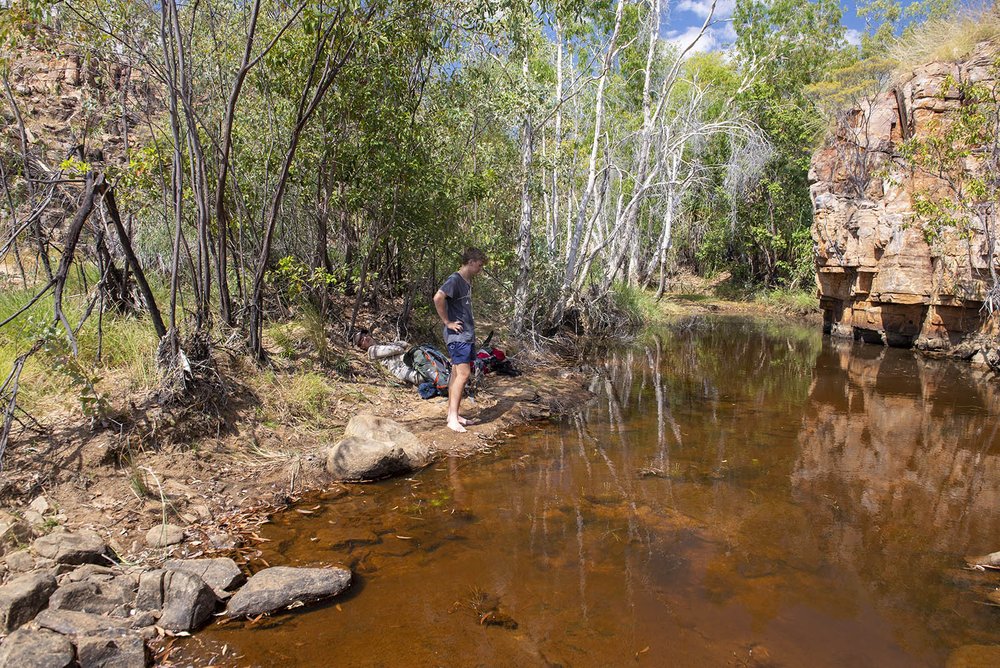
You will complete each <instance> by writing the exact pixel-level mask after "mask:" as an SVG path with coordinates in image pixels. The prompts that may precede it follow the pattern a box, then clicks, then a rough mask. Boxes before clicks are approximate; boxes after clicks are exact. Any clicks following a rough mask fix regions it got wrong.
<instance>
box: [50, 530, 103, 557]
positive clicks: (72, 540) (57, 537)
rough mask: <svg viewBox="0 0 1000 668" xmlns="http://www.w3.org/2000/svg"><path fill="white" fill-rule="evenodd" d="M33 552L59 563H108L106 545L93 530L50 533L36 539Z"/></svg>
mask: <svg viewBox="0 0 1000 668" xmlns="http://www.w3.org/2000/svg"><path fill="white" fill-rule="evenodd" d="M31 549H32V550H33V551H34V552H35V554H37V555H39V556H41V557H45V558H46V559H51V560H52V561H55V562H56V563H59V564H108V563H110V562H111V561H112V560H111V559H110V557H109V555H108V546H107V544H106V543H105V542H104V541H103V540H102V539H101V537H100V536H98V535H97V534H96V533H94V532H93V531H77V532H75V533H50V534H48V535H46V536H42V537H41V538H39V539H38V540H36V541H35V542H34V543H33V544H32V545H31Z"/></svg>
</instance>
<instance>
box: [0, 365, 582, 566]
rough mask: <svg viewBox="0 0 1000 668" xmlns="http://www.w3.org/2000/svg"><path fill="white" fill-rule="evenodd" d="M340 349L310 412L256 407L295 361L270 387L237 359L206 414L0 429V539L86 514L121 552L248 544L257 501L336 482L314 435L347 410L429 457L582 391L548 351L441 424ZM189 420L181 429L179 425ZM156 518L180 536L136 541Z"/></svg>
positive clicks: (567, 403) (17, 538)
mask: <svg viewBox="0 0 1000 668" xmlns="http://www.w3.org/2000/svg"><path fill="white" fill-rule="evenodd" d="M348 355H349V360H350V363H351V366H352V367H353V368H354V369H355V370H356V371H355V374H354V375H355V379H354V380H350V379H345V378H339V377H337V375H336V374H331V378H330V383H329V385H328V388H330V390H329V394H328V395H327V396H326V399H325V401H324V402H323V404H322V405H321V406H320V407H319V410H321V411H322V415H320V414H317V415H315V419H314V420H310V419H308V418H305V419H304V418H303V416H301V415H299V416H292V418H293V419H289V420H288V421H287V422H285V423H281V422H275V421H274V415H273V411H272V414H268V413H267V412H266V411H263V410H262V408H261V407H262V406H264V405H265V404H267V403H268V402H269V401H272V400H273V399H274V397H273V396H270V395H271V394H273V393H275V392H277V391H278V390H279V389H280V388H282V387H284V386H287V385H288V384H290V383H294V382H296V378H297V376H296V375H295V374H296V372H295V371H294V370H292V369H286V370H279V371H277V372H271V373H272V384H271V385H270V387H271V388H278V389H270V390H269V389H268V386H265V387H264V388H261V387H253V386H252V383H245V382H242V381H240V380H238V379H239V376H240V373H239V371H240V368H239V366H238V365H229V366H228V368H226V369H225V370H224V371H223V372H222V374H221V376H222V378H223V379H225V378H227V377H228V378H229V379H230V380H222V381H221V382H222V383H223V384H225V385H228V387H229V397H228V401H227V404H226V408H225V410H222V411H218V412H217V414H213V411H212V409H211V408H210V407H209V406H207V405H205V406H198V407H196V410H195V411H193V412H192V411H191V410H189V409H185V410H183V411H180V412H177V413H175V414H172V413H171V411H169V410H165V411H159V412H158V413H157V414H156V415H150V414H148V413H147V414H143V415H142V416H141V417H135V416H133V421H132V422H131V423H130V424H128V425H124V424H117V425H116V424H114V423H112V424H111V426H110V427H109V428H104V429H98V430H96V431H93V430H91V429H90V428H89V426H88V425H87V424H86V423H85V422H83V421H82V420H81V419H80V418H74V417H73V416H71V415H50V416H47V418H46V420H45V422H46V423H48V424H54V425H58V426H56V427H55V428H53V429H52V430H51V432H50V433H48V434H36V435H33V436H31V437H30V438H27V439H22V440H19V441H15V442H13V443H12V444H11V446H10V448H9V450H8V452H7V454H6V457H5V464H6V470H5V472H4V474H3V480H2V481H0V489H2V494H3V500H4V506H5V510H4V511H0V513H2V515H0V521H2V522H3V523H4V524H5V525H6V527H3V528H5V529H6V533H5V541H4V545H5V550H6V551H13V550H16V549H17V547H18V546H19V545H20V544H24V543H25V542H26V541H27V540H28V538H29V535H28V532H29V531H30V532H31V533H34V534H35V535H38V534H41V533H45V532H48V531H51V530H58V529H57V527H66V528H68V529H76V528H84V527H85V528H91V529H94V530H95V531H97V532H98V533H99V534H101V535H102V536H103V537H104V538H105V539H106V540H107V541H108V544H109V545H110V546H111V547H112V548H113V549H114V550H115V551H116V552H117V553H118V555H119V556H120V557H121V558H122V559H124V560H126V561H129V562H151V563H155V562H157V561H159V560H162V559H164V558H167V557H171V556H173V557H178V556H193V555H209V554H219V553H228V554H230V555H234V553H235V555H234V556H237V557H241V556H242V557H243V558H251V557H252V556H253V553H254V549H253V544H254V540H255V537H254V529H255V528H256V526H257V525H258V524H259V523H260V522H261V521H263V520H264V519H266V517H267V515H268V514H270V513H271V512H274V511H275V510H277V509H280V508H282V507H284V506H286V505H287V504H289V503H291V502H292V501H294V500H295V499H296V498H297V497H298V496H299V495H301V494H303V493H305V492H309V491H318V490H325V491H327V492H332V493H334V494H336V493H338V490H340V489H342V488H341V487H340V486H339V485H338V484H337V483H336V482H334V481H332V480H331V479H330V477H329V476H328V475H327V473H326V471H325V468H324V463H325V449H326V448H327V447H328V446H329V445H332V444H333V443H335V442H336V441H337V439H338V438H339V436H340V434H342V433H343V427H344V425H345V424H346V423H347V421H348V420H349V419H350V418H351V417H352V416H353V415H354V414H356V413H359V412H365V413H371V414H374V415H378V416H382V417H388V418H392V419H393V420H396V421H398V422H400V423H402V424H403V425H404V426H406V427H407V428H408V429H410V430H411V431H412V432H413V433H414V434H416V435H417V436H418V437H419V438H420V439H422V440H423V441H424V442H425V443H426V444H427V445H429V446H430V447H431V448H432V449H433V450H434V451H435V452H436V453H437V455H438V456H439V457H443V456H466V455H469V454H471V453H474V452H477V451H480V450H482V449H484V448H488V447H491V446H492V445H493V444H495V443H497V441H498V439H499V438H501V437H502V436H503V435H504V434H506V433H507V432H508V430H509V429H511V428H512V427H514V426H516V425H519V424H523V423H525V422H527V421H529V420H534V419H540V418H545V417H548V416H550V415H554V414H557V413H561V412H564V411H566V410H568V409H570V408H572V407H574V406H578V405H580V404H581V403H583V402H584V401H586V400H587V399H588V398H589V396H590V395H589V393H588V392H587V390H586V389H585V388H584V386H583V383H582V377H581V376H579V375H578V374H575V373H573V372H570V371H567V370H565V369H561V368H560V367H559V366H558V365H556V364H555V363H549V364H547V365H546V364H539V365H537V366H534V367H533V368H532V369H531V370H530V371H529V373H527V374H525V375H522V376H520V377H517V378H509V377H492V376H491V377H487V378H486V379H485V380H484V382H483V384H482V387H481V388H480V389H479V391H478V396H477V398H476V399H475V400H474V401H469V402H467V406H468V410H466V411H464V412H465V413H466V415H467V416H468V417H469V418H472V419H473V420H474V424H472V425H470V427H469V431H468V433H465V434H457V433H455V432H453V431H451V430H449V429H448V428H447V427H446V426H445V423H444V415H445V411H446V405H445V399H444V398H435V399H431V400H428V401H424V400H422V399H420V397H419V396H418V395H417V393H416V391H415V389H414V388H412V387H400V386H396V385H394V384H391V383H390V382H389V380H388V379H387V378H386V377H385V376H384V375H382V374H380V373H379V370H378V368H375V367H373V365H371V364H370V363H368V361H367V360H366V359H364V357H363V356H361V355H360V354H355V353H348ZM310 374H311V375H313V376H317V375H318V374H316V372H314V371H313V372H310ZM129 401H131V402H133V403H134V400H129ZM126 403H128V402H126ZM192 413H193V414H192ZM177 422H191V423H195V424H199V425H200V428H203V429H207V430H208V434H207V435H203V436H199V437H194V438H189V439H188V438H185V439H184V440H183V442H176V439H177V438H179V436H180V433H179V431H178V429H177V428H175V427H176V424H175V423H177ZM213 425H214V428H212V427H213ZM116 426H117V427H118V429H117V430H116V428H115V427H116ZM143 430H144V431H143ZM190 431H191V429H190V428H189V427H187V428H184V429H182V430H180V432H183V434H184V435H185V437H186V435H187V433H189V432H190ZM137 432H138V433H137ZM158 439H162V442H163V443H162V446H161V445H160V444H159V443H158ZM126 448H127V449H126ZM40 498H41V499H42V500H39V499H40ZM32 506H33V507H32ZM164 521H166V522H167V523H171V524H176V525H179V526H182V527H184V530H185V534H186V539H185V541H184V542H183V543H181V544H178V545H174V546H171V547H169V548H166V549H163V548H157V549H153V548H149V547H147V545H146V542H145V539H144V537H145V534H146V532H147V531H148V530H149V529H150V528H151V527H153V526H154V525H157V524H159V523H162V522H164Z"/></svg>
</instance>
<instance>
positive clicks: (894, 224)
mask: <svg viewBox="0 0 1000 668" xmlns="http://www.w3.org/2000/svg"><path fill="white" fill-rule="evenodd" d="M995 59H996V48H994V47H993V46H991V45H989V44H980V45H979V46H977V47H976V49H975V50H974V51H973V53H972V54H971V55H970V56H968V57H967V58H966V59H964V61H963V62H957V63H951V62H934V63H929V64H927V65H924V66H922V67H919V68H916V69H915V70H914V71H912V72H911V73H909V74H908V75H905V76H902V77H899V78H897V79H896V81H895V82H894V84H892V85H890V86H888V87H887V89H886V90H883V91H882V92H881V93H876V94H873V95H872V96H871V98H870V101H869V102H868V103H866V104H863V105H860V106H859V107H858V108H855V109H853V110H852V111H851V112H850V113H849V114H847V115H846V116H845V117H844V119H843V120H842V122H840V123H839V125H838V127H837V130H836V133H835V134H834V136H833V137H832V138H831V139H830V140H829V141H828V142H827V143H826V145H824V146H823V147H822V148H821V149H820V150H819V151H817V152H816V153H815V154H814V156H813V160H812V169H811V171H810V180H811V182H812V186H811V194H812V200H813V212H814V218H813V227H812V236H813V239H814V241H815V243H816V251H817V259H816V265H817V280H818V284H819V296H820V305H821V307H822V309H823V312H824V322H825V330H826V331H827V332H829V333H831V334H834V335H837V336H844V337H853V338H855V339H862V340H865V341H871V342H877V343H883V344H888V345H893V346H916V347H918V348H921V349H925V350H938V351H943V352H947V353H950V354H953V355H958V356H961V357H965V358H976V359H978V360H980V361H989V362H990V363H991V364H994V365H996V363H998V362H1000V355H998V354H997V351H996V348H997V340H996V333H997V331H998V329H997V323H996V318H995V317H993V316H990V315H988V313H987V309H983V308H982V307H983V304H984V299H985V298H986V294H987V291H988V290H989V289H990V287H991V286H992V285H993V279H992V276H991V271H990V263H991V262H992V263H993V264H994V268H996V267H997V266H998V265H997V259H996V252H995V251H992V250H991V248H993V247H994V244H993V243H991V239H990V236H991V234H992V231H991V230H990V225H988V224H984V223H983V222H982V221H981V220H977V219H975V217H971V218H969V220H968V222H967V223H966V224H964V225H963V226H961V227H949V226H943V227H939V228H935V230H934V234H929V233H928V228H927V227H926V224H925V222H924V221H923V220H922V219H921V216H918V215H917V214H916V209H917V208H918V205H919V199H920V197H921V196H922V194H926V193H932V194H934V195H936V196H941V194H942V193H944V194H947V192H948V189H947V188H946V187H944V186H945V185H946V184H945V182H944V180H942V179H941V178H939V175H936V174H934V173H932V171H931V170H928V169H921V168H919V167H915V166H914V163H913V161H912V160H908V159H907V158H906V157H905V156H904V150H903V149H904V146H905V143H906V142H907V141H908V140H911V139H914V138H915V139H916V140H918V141H919V140H921V139H928V138H930V137H934V136H937V137H941V136H942V135H943V134H944V132H945V129H946V128H948V127H949V123H953V122H954V119H955V118H956V116H957V115H958V114H959V113H960V111H961V109H962V105H963V104H966V100H964V99H963V95H962V92H961V86H960V84H961V83H962V82H966V83H968V82H978V83H981V84H983V85H985V86H989V87H992V88H994V89H995V87H996V83H997V82H996V80H995V77H996V75H995V71H996V70H995V68H994V62H995ZM982 165H983V163H982V161H977V160H975V159H974V158H969V159H965V161H964V162H963V163H961V167H960V169H961V170H964V172H965V174H964V175H965V176H976V175H982V173H983V170H984V169H985V168H984V167H983V166H982ZM993 215H994V217H995V213H994V214H993Z"/></svg>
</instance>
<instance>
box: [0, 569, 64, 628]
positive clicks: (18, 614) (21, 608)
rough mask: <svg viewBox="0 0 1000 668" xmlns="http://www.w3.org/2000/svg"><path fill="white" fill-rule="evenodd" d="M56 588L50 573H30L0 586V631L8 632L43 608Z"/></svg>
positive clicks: (29, 619) (54, 580)
mask: <svg viewBox="0 0 1000 668" xmlns="http://www.w3.org/2000/svg"><path fill="white" fill-rule="evenodd" d="M55 589H56V579H55V577H53V576H52V575H51V574H50V573H31V574H29V575H22V576H21V577H19V578H15V579H13V580H11V581H10V582H8V583H7V584H5V585H4V586H3V587H0V633H10V632H11V631H13V630H14V629H16V628H18V627H19V626H21V625H22V624H25V623H27V622H29V621H31V619H32V618H33V617H34V616H35V615H37V614H38V611H39V610H42V609H44V608H45V606H46V605H48V603H49V597H50V596H51V595H52V592H54V591H55Z"/></svg>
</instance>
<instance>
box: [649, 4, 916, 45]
mask: <svg viewBox="0 0 1000 668" xmlns="http://www.w3.org/2000/svg"><path fill="white" fill-rule="evenodd" d="M903 4H904V5H906V4H909V2H908V0H903ZM735 5H736V1H735V0H718V2H717V4H716V6H715V17H714V24H713V25H712V26H711V27H710V28H709V30H708V32H706V34H705V35H704V36H703V37H702V38H701V39H700V40H699V41H698V44H696V45H695V47H694V50H695V51H713V50H716V49H724V48H725V47H726V46H727V45H728V44H730V43H731V42H732V41H733V39H735V38H736V33H735V32H734V31H733V28H732V24H731V23H730V22H729V20H728V19H729V17H731V16H732V14H733V8H734V7H735ZM711 6H712V2H711V0H678V1H677V2H670V5H669V12H670V16H669V17H668V18H667V20H666V21H664V37H666V38H667V39H669V40H670V41H671V42H674V43H675V44H677V45H678V46H679V47H680V48H684V47H685V46H687V45H688V44H690V43H691V41H692V40H693V39H694V38H695V37H696V36H697V34H698V31H699V30H701V25H702V23H703V22H704V20H705V17H706V16H707V15H708V12H709V9H710V8H711ZM840 6H841V9H842V10H843V19H842V21H843V24H844V26H845V27H846V28H847V39H848V41H849V42H852V43H855V44H856V43H858V40H859V39H860V36H861V32H862V31H863V30H864V28H865V23H864V21H863V20H862V19H860V18H858V14H857V11H856V2H855V0H841V3H840Z"/></svg>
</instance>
